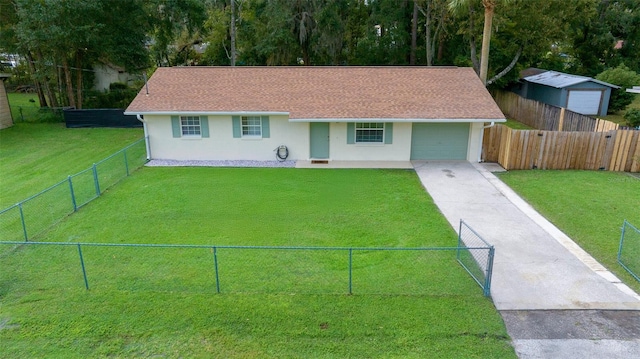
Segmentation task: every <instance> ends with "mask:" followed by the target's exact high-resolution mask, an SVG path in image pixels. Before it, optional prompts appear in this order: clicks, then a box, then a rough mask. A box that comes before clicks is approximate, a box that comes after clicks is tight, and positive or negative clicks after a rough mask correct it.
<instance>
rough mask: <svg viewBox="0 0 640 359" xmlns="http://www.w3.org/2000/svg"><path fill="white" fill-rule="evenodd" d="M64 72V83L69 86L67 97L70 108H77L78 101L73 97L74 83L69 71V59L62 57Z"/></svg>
mask: <svg viewBox="0 0 640 359" xmlns="http://www.w3.org/2000/svg"><path fill="white" fill-rule="evenodd" d="M62 70H63V71H64V82H65V84H66V86H67V97H68V100H69V106H71V107H73V108H75V107H76V99H75V96H74V95H73V81H72V80H71V71H70V70H69V63H68V62H67V58H66V57H64V56H62Z"/></svg>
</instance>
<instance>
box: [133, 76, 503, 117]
mask: <svg viewBox="0 0 640 359" xmlns="http://www.w3.org/2000/svg"><path fill="white" fill-rule="evenodd" d="M148 86H149V94H148V95H146V91H145V89H144V88H143V89H142V91H141V92H140V93H139V94H138V95H137V96H136V98H135V99H134V100H133V102H132V103H131V104H130V105H129V107H128V108H127V111H126V112H127V113H133V114H139V113H140V114H144V113H148V114H151V113H166V112H202V113H214V112H241V111H242V112H287V113H289V118H291V119H326V118H336V119H339V118H388V119H402V118H407V119H504V115H503V114H502V112H500V109H499V108H498V106H497V105H496V104H495V102H494V101H493V99H492V98H491V95H490V94H489V92H488V91H487V90H486V88H485V87H484V85H483V84H482V82H481V81H480V80H479V79H478V76H477V75H476V74H475V72H474V71H473V70H472V69H470V68H456V67H441V68H438V67H170V68H167V67H161V68H158V69H157V70H156V72H155V73H154V74H153V76H151V78H150V79H149V81H148Z"/></svg>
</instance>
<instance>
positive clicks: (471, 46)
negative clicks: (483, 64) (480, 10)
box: [469, 3, 480, 74]
mask: <svg viewBox="0 0 640 359" xmlns="http://www.w3.org/2000/svg"><path fill="white" fill-rule="evenodd" d="M475 12H476V11H475V9H474V7H473V5H472V4H471V3H469V34H470V35H469V51H470V52H471V64H472V65H473V69H474V70H475V71H476V73H477V74H480V64H479V63H478V55H477V53H476V37H475V36H474V35H473V34H474V33H475V32H474V30H475V22H474V21H473V18H474V15H475Z"/></svg>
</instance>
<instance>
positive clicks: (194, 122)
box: [180, 116, 202, 137]
mask: <svg viewBox="0 0 640 359" xmlns="http://www.w3.org/2000/svg"><path fill="white" fill-rule="evenodd" d="M180 133H181V134H182V137H202V123H201V119H200V116H180Z"/></svg>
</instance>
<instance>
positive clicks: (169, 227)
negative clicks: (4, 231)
mask: <svg viewBox="0 0 640 359" xmlns="http://www.w3.org/2000/svg"><path fill="white" fill-rule="evenodd" d="M40 240H46V241H62V242H69V241H71V242H110V243H174V244H207V245H278V246H315V247H317V246H332V247H334V246H341V247H345V246H347V247H348V246H354V247H364V246H367V247H370V246H378V247H380V246H385V247H387V246H388V247H423V246H454V245H455V243H456V236H455V233H454V231H453V230H452V229H451V227H450V226H449V224H448V223H447V221H446V220H445V219H444V218H443V217H442V215H441V214H440V213H439V211H438V209H437V207H436V206H435V205H434V204H433V202H432V200H431V199H430V197H429V196H428V194H427V193H426V192H425V191H424V189H423V188H422V186H421V184H420V182H419V179H418V178H417V176H416V174H415V173H414V172H413V171H405V170H313V169H309V170H304V169H256V168H151V167H148V168H143V169H141V170H139V171H137V172H135V173H134V174H133V175H132V176H131V177H129V178H127V179H125V180H124V181H122V182H120V183H119V184H118V185H117V186H115V187H112V188H111V189H109V190H108V191H107V192H106V193H105V194H103V196H102V197H101V198H100V199H98V200H96V201H93V202H91V203H90V204H89V205H87V206H85V207H83V208H82V209H81V210H80V211H79V212H78V213H76V214H74V215H72V216H71V217H69V218H68V219H66V220H64V221H63V222H61V223H60V224H59V225H57V226H56V227H54V228H53V229H52V230H50V231H49V232H47V233H45V234H44V235H43V236H42V237H41V238H40ZM83 253H84V260H85V265H86V268H87V274H88V279H89V282H90V285H91V290H90V291H85V290H84V284H83V280H82V274H81V271H80V265H79V260H78V252H77V249H76V248H75V247H64V248H61V247H43V246H40V247H22V248H20V249H18V250H17V251H15V252H14V253H12V254H10V255H7V256H4V257H3V258H0V264H1V265H2V267H3V268H6V269H7V270H3V271H1V272H0V296H1V298H2V307H1V308H2V311H1V312H0V328H1V329H0V342H2V343H3V344H2V347H1V348H0V356H5V357H66V358H74V357H75V358H85V357H154V356H156V357H169V358H174V357H175V358H177V357H194V358H198V357H202V358H208V357H225V358H307V357H314V358H336V357H340V358H344V357H350V358H372V357H385V358H425V357H429V358H452V357H461V358H514V357H515V354H514V351H513V348H512V347H511V346H510V344H509V338H508V336H507V334H506V330H505V328H504V325H503V323H502V320H501V318H500V316H499V314H498V313H497V311H496V310H495V307H494V306H493V304H492V302H491V301H490V300H489V299H487V298H485V297H483V296H482V290H481V288H480V287H479V286H478V285H477V284H476V283H475V282H474V281H473V280H472V279H471V278H470V277H469V276H468V274H467V273H466V272H465V271H464V270H463V269H462V268H461V267H460V265H459V264H457V262H456V261H455V253H453V252H424V253H416V252H407V251H393V252H374V251H367V252H357V253H354V254H353V293H354V294H353V295H348V294H347V288H348V287H347V285H348V277H347V273H348V271H347V268H348V252H344V251H342V252H329V251H314V252H300V251H294V252H280V251H273V250H270V251H266V250H235V251H234V250H231V249H219V250H218V252H217V259H218V264H219V268H220V269H219V270H220V284H221V290H222V293H221V294H217V293H216V287H215V279H214V256H213V255H214V253H213V249H212V248H201V249H178V248H171V249H167V248H164V249H161V248H109V247H88V246H87V247H83Z"/></svg>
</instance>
